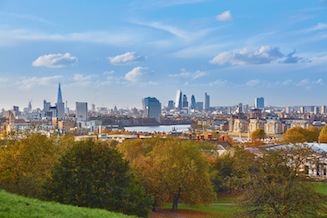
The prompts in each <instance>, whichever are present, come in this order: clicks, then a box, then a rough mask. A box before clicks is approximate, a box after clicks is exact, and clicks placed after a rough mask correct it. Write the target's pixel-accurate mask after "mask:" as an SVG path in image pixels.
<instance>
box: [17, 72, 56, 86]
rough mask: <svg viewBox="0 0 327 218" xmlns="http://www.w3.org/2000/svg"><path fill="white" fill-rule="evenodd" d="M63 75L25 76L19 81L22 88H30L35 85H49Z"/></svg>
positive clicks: (18, 83)
mask: <svg viewBox="0 0 327 218" xmlns="http://www.w3.org/2000/svg"><path fill="white" fill-rule="evenodd" d="M61 78H62V76H61V75H55V76H47V77H23V78H22V79H21V80H19V81H18V82H17V85H18V87H19V88H20V89H30V88H31V87H33V86H48V85H50V84H52V83H54V82H56V81H59V79H61Z"/></svg>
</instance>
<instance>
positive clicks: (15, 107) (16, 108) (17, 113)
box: [12, 106, 20, 117]
mask: <svg viewBox="0 0 327 218" xmlns="http://www.w3.org/2000/svg"><path fill="white" fill-rule="evenodd" d="M12 111H13V115H14V116H15V117H16V116H19V115H20V112H19V107H18V106H13V108H12Z"/></svg>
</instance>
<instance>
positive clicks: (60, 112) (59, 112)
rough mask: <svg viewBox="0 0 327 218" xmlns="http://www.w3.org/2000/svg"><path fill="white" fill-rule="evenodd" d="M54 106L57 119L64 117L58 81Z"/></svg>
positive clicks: (63, 106)
mask: <svg viewBox="0 0 327 218" xmlns="http://www.w3.org/2000/svg"><path fill="white" fill-rule="evenodd" d="M56 107H57V118H58V120H63V119H65V103H64V102H63V101H62V95H61V87H60V83H59V87H58V98H57V103H56Z"/></svg>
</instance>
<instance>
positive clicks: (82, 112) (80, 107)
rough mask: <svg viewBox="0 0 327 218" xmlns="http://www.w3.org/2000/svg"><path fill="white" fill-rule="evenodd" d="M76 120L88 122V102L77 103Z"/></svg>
mask: <svg viewBox="0 0 327 218" xmlns="http://www.w3.org/2000/svg"><path fill="white" fill-rule="evenodd" d="M76 119H77V120H78V121H87V120H88V109H87V102H76Z"/></svg>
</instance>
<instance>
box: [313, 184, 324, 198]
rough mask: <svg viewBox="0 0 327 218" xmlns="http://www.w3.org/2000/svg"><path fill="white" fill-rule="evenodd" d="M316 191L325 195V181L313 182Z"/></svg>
mask: <svg viewBox="0 0 327 218" xmlns="http://www.w3.org/2000/svg"><path fill="white" fill-rule="evenodd" d="M313 184H314V186H315V190H316V192H319V193H321V194H324V195H327V182H313Z"/></svg>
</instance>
